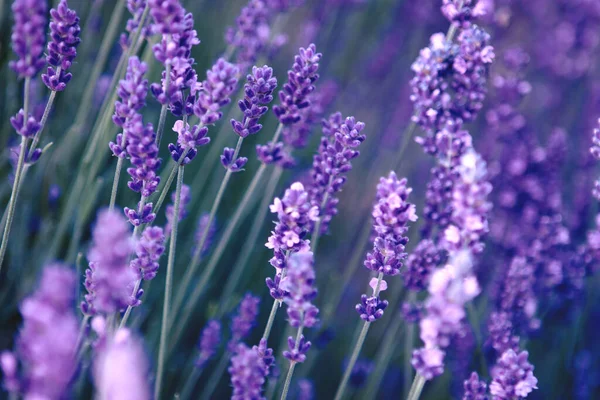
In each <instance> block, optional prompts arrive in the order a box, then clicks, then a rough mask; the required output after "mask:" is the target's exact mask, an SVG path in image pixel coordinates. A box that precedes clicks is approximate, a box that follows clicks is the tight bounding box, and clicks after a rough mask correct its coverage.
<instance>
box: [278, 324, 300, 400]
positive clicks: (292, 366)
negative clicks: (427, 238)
mask: <svg viewBox="0 0 600 400" xmlns="http://www.w3.org/2000/svg"><path fill="white" fill-rule="evenodd" d="M303 329H304V326H303V325H300V327H299V328H298V333H297V334H296V345H295V346H294V347H295V349H296V350H298V346H299V345H300V337H301V336H302V330H303ZM295 368H296V362H295V361H290V368H289V369H288V373H287V376H286V377H285V384H284V385H283V391H282V392H281V400H285V399H287V395H288V391H289V390H290V383H291V382H292V376H293V375H294V369H295Z"/></svg>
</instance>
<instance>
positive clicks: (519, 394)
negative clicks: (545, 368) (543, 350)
mask: <svg viewBox="0 0 600 400" xmlns="http://www.w3.org/2000/svg"><path fill="white" fill-rule="evenodd" d="M528 357H529V353H528V352H526V351H522V352H520V353H515V351H514V350H512V349H508V350H506V351H505V352H504V353H503V354H502V356H501V357H500V358H499V359H498V362H497V364H496V365H495V366H494V368H492V383H491V384H490V393H491V394H492V399H494V400H510V399H515V398H525V397H527V395H528V394H529V393H531V392H532V391H533V389H537V382H538V380H537V378H536V377H535V376H533V365H531V364H530V363H529V361H528V360H527V358H528Z"/></svg>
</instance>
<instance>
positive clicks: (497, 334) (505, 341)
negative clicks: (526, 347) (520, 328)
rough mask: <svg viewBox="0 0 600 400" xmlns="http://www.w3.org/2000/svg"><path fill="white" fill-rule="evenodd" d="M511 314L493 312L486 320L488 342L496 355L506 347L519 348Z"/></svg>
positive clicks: (506, 348) (515, 349) (516, 349)
mask: <svg viewBox="0 0 600 400" xmlns="http://www.w3.org/2000/svg"><path fill="white" fill-rule="evenodd" d="M510 317H511V315H510V314H509V313H507V312H493V313H492V314H491V315H490V319H489V321H488V326H487V328H488V333H489V339H488V342H489V344H490V345H491V346H492V347H493V348H494V350H496V352H497V353H498V355H500V354H502V353H504V352H505V351H506V350H508V349H513V350H514V351H518V350H519V337H518V336H514V328H513V324H512V322H511V318H510Z"/></svg>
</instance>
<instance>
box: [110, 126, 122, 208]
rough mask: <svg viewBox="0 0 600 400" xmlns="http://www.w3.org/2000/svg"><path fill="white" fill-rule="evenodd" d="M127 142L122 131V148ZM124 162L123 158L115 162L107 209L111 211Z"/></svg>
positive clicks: (113, 206) (115, 199)
mask: <svg viewBox="0 0 600 400" xmlns="http://www.w3.org/2000/svg"><path fill="white" fill-rule="evenodd" d="M126 140H127V130H126V129H124V130H123V136H122V142H121V143H122V144H123V146H125V143H127V142H126ZM124 160H125V158H123V157H119V160H118V161H117V167H116V168H115V177H114V179H113V185H112V190H111V192H110V203H109V206H108V208H109V209H110V210H111V211H112V210H113V209H114V208H115V202H116V201H117V191H118V190H119V179H120V178H121V169H123V161H124Z"/></svg>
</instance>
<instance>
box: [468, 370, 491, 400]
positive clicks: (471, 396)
mask: <svg viewBox="0 0 600 400" xmlns="http://www.w3.org/2000/svg"><path fill="white" fill-rule="evenodd" d="M463 387H464V389H465V392H464V395H463V398H462V400H489V398H488V396H487V394H486V393H487V391H486V389H487V385H486V384H485V382H483V381H481V380H479V375H477V372H473V373H472V374H471V376H470V377H469V379H467V380H466V381H465V382H464V384H463Z"/></svg>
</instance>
